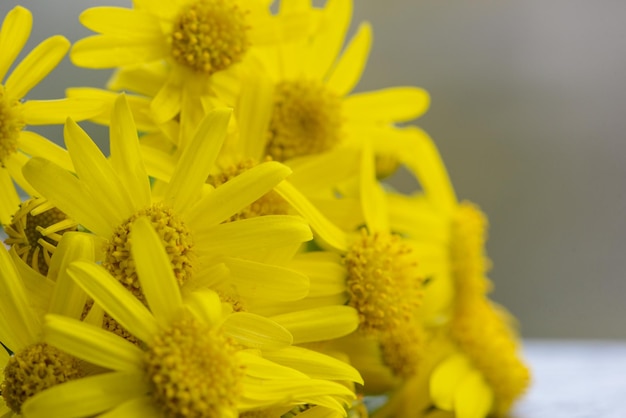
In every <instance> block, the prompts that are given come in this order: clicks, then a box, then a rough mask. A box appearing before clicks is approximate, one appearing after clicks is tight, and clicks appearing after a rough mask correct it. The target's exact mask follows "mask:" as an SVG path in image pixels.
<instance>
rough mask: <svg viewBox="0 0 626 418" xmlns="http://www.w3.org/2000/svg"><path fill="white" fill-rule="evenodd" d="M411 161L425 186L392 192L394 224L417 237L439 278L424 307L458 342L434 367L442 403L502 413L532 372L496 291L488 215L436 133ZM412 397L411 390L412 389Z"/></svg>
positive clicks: (424, 139)
mask: <svg viewBox="0 0 626 418" xmlns="http://www.w3.org/2000/svg"><path fill="white" fill-rule="evenodd" d="M411 156H412V157H411V158H409V159H408V165H409V167H410V169H411V171H412V172H413V173H414V175H415V177H416V178H417V179H418V181H419V182H420V184H421V185H422V188H423V192H420V193H417V194H416V195H415V196H408V197H407V196H401V195H393V196H391V197H390V198H391V202H392V204H391V205H390V208H392V218H391V219H392V220H393V224H392V227H393V228H394V229H395V230H397V231H399V232H400V233H402V234H404V235H405V236H407V237H408V238H409V239H410V240H412V241H413V242H415V246H416V247H417V248H419V249H420V251H421V252H422V253H423V254H424V257H423V259H422V260H423V263H422V266H423V268H424V270H425V273H426V275H427V276H428V277H429V278H431V280H430V282H429V285H428V287H429V292H431V293H432V294H433V295H436V296H437V297H432V298H426V299H425V306H424V309H425V310H426V312H427V314H428V318H429V321H430V323H431V324H433V325H436V324H439V325H440V326H442V327H443V329H444V330H446V332H447V338H449V339H450V341H451V342H452V344H453V345H454V347H455V348H454V349H453V350H451V352H450V354H449V356H448V357H447V358H444V359H443V360H442V361H441V362H439V363H438V365H437V366H436V367H435V368H434V371H433V373H432V377H431V380H430V396H431V397H432V400H433V403H434V405H435V406H436V407H438V408H440V409H442V410H448V411H455V412H456V413H457V414H467V413H468V411H470V410H473V411H475V414H476V415H467V416H485V415H487V414H489V413H495V414H499V415H502V414H504V413H506V411H508V410H509V408H510V407H511V405H512V404H513V402H514V401H515V400H516V399H517V398H519V397H520V396H521V395H522V394H523V393H524V391H525V390H526V388H527V386H528V384H529V381H530V373H529V370H528V368H527V366H526V365H525V364H524V362H523V361H522V359H521V357H520V355H519V342H518V338H517V335H516V332H515V330H514V327H513V324H514V321H513V320H512V318H511V316H510V315H509V314H508V313H507V312H506V311H505V310H504V309H503V308H501V307H499V306H497V305H495V304H494V303H493V302H491V301H490V300H489V298H488V293H489V291H490V290H491V282H490V281H489V279H488V278H487V276H486V275H487V272H488V270H489V268H490V261H489V259H488V258H487V256H486V253H485V243H486V239H487V226H488V224H487V218H486V216H485V215H484V214H483V213H482V212H481V211H480V209H479V208H478V207H477V206H476V205H474V204H472V203H470V202H460V203H459V202H458V201H457V198H456V196H455V192H454V190H453V188H452V184H451V183H450V180H449V178H448V174H447V172H446V169H445V166H444V165H443V162H442V160H441V157H440V156H439V154H438V152H437V149H436V147H435V145H434V143H433V142H432V140H431V139H430V138H429V137H428V136H427V135H425V134H424V135H422V136H421V140H420V141H416V142H415V146H414V148H413V152H412V153H411ZM408 396H410V395H408Z"/></svg>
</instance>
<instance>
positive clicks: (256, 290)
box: [224, 258, 309, 301]
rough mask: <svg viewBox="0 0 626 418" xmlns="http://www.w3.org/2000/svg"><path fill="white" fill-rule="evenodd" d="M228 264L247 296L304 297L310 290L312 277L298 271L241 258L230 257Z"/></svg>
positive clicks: (273, 297) (261, 297) (239, 288)
mask: <svg viewBox="0 0 626 418" xmlns="http://www.w3.org/2000/svg"><path fill="white" fill-rule="evenodd" d="M224 264H225V265H226V267H228V269H229V270H230V272H231V273H232V277H231V281H232V283H233V284H234V285H235V287H236V289H237V293H238V294H239V295H241V296H242V297H243V298H248V299H250V300H257V299H269V300H276V301H290V300H298V299H302V298H304V297H305V296H306V295H307V294H308V292H309V278H308V277H307V276H305V275H304V274H302V273H299V272H297V271H294V270H290V269H287V268H284V267H279V266H274V265H271V264H264V263H258V262H255V261H249V260H242V259H238V258H226V259H224Z"/></svg>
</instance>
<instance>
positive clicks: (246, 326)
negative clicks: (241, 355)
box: [222, 312, 293, 350]
mask: <svg viewBox="0 0 626 418" xmlns="http://www.w3.org/2000/svg"><path fill="white" fill-rule="evenodd" d="M222 330H223V332H224V334H226V335H228V336H229V337H231V338H234V339H235V340H236V341H237V342H238V343H239V344H242V345H245V346H246V347H251V348H258V349H263V350H278V349H280V348H284V347H287V346H289V345H291V343H292V342H293V337H292V336H291V334H290V333H289V331H287V330H286V329H285V328H284V327H282V326H281V325H279V324H278V323H276V322H274V321H271V320H269V319H267V318H265V317H262V316H259V315H255V314H251V313H248V312H237V313H234V314H232V315H230V316H228V317H227V318H226V320H225V321H224V323H223V325H222Z"/></svg>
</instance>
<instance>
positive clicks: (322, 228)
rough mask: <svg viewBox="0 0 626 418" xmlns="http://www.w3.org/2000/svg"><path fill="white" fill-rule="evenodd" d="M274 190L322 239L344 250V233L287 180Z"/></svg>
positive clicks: (346, 240)
mask: <svg viewBox="0 0 626 418" xmlns="http://www.w3.org/2000/svg"><path fill="white" fill-rule="evenodd" d="M275 190H276V192H278V194H280V195H281V197H282V198H283V199H285V200H286V201H287V202H289V204H290V205H291V206H293V208H294V209H295V210H296V211H298V213H300V215H302V217H304V218H305V219H306V220H307V221H308V222H309V223H310V224H311V228H313V230H314V231H315V233H316V234H317V235H318V236H319V238H320V239H321V240H322V241H324V242H325V243H326V244H328V245H330V246H331V247H333V248H335V249H336V250H338V251H346V249H347V248H348V239H347V237H346V234H345V233H344V232H343V231H342V230H341V229H339V228H338V227H337V226H336V225H334V224H333V223H332V222H331V221H329V220H328V219H327V218H326V217H325V216H324V215H323V214H322V213H321V212H320V211H318V210H317V208H316V207H315V206H313V205H312V204H311V202H309V201H308V199H307V198H306V197H305V196H304V195H303V194H302V193H300V192H299V191H298V190H297V189H296V188H295V187H293V186H292V185H291V184H290V183H289V182H287V181H283V182H282V183H280V184H279V185H278V186H276V188H275Z"/></svg>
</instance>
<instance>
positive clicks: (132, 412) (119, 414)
mask: <svg viewBox="0 0 626 418" xmlns="http://www.w3.org/2000/svg"><path fill="white" fill-rule="evenodd" d="M160 414H161V411H159V409H158V407H157V406H156V404H155V403H154V400H153V399H152V396H150V395H145V396H142V397H139V398H134V399H131V400H129V401H126V402H124V403H122V404H120V405H119V406H116V407H115V408H114V409H112V410H110V411H109V412H106V413H104V414H100V415H98V418H127V417H156V416H159V415H160Z"/></svg>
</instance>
